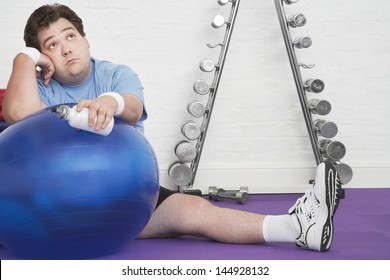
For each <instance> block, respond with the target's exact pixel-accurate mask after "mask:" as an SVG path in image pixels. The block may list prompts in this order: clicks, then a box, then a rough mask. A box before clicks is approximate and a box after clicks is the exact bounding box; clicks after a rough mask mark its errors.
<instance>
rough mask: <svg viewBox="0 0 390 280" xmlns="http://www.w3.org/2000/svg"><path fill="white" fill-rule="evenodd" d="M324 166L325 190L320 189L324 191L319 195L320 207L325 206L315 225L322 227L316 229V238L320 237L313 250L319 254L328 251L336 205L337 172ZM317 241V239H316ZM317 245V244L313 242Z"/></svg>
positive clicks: (327, 165)
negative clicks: (320, 199)
mask: <svg viewBox="0 0 390 280" xmlns="http://www.w3.org/2000/svg"><path fill="white" fill-rule="evenodd" d="M324 164H325V180H326V182H322V183H325V188H324V187H321V190H323V191H325V194H324V193H321V198H322V200H324V198H325V201H320V203H321V204H320V205H324V204H325V205H326V208H324V207H323V208H322V211H321V212H320V214H319V217H318V221H317V224H318V225H322V227H319V228H318V229H316V235H315V236H316V237H320V238H321V240H320V242H319V247H317V248H315V249H316V250H318V251H320V252H325V251H328V250H329V248H330V246H331V245H332V241H333V214H334V206H335V205H336V199H337V198H336V191H337V189H336V188H337V187H336V186H337V182H336V180H337V172H336V170H335V169H334V168H333V166H332V165H331V164H330V163H324ZM316 239H317V238H316ZM315 244H318V242H315Z"/></svg>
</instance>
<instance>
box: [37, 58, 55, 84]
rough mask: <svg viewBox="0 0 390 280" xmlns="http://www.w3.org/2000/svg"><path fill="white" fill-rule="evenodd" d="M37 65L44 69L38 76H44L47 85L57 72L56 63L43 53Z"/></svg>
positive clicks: (44, 82)
mask: <svg viewBox="0 0 390 280" xmlns="http://www.w3.org/2000/svg"><path fill="white" fill-rule="evenodd" d="M37 65H38V66H39V67H40V68H41V69H42V72H37V78H42V79H43V84H44V85H45V86H47V85H48V84H49V82H50V80H51V77H52V76H53V74H54V72H55V67H54V64H53V62H52V61H51V59H50V58H49V57H48V56H47V55H45V54H43V53H41V56H40V58H39V60H38V62H37Z"/></svg>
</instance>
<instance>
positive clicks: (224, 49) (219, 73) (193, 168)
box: [188, 0, 240, 186]
mask: <svg viewBox="0 0 390 280" xmlns="http://www.w3.org/2000/svg"><path fill="white" fill-rule="evenodd" d="M239 5H240V0H234V1H232V10H231V12H230V17H229V20H228V22H227V23H226V24H227V26H226V33H225V38H224V40H223V43H221V44H218V45H216V46H221V53H220V56H219V60H218V63H217V65H216V67H215V76H214V80H213V83H212V85H211V87H210V97H209V100H208V104H207V108H206V113H205V115H204V120H203V124H202V133H201V135H200V136H199V138H198V142H197V144H196V151H197V153H196V157H195V159H194V160H193V161H192V163H191V167H190V168H191V172H192V178H191V181H190V182H189V183H188V185H189V186H193V184H194V181H195V176H196V173H197V170H198V166H199V161H200V157H201V155H202V150H203V146H204V142H205V139H206V135H207V130H208V127H209V123H210V119H211V113H212V110H213V107H214V102H215V98H216V96H217V92H218V86H219V82H220V80H221V76H222V71H223V67H224V64H225V59H226V55H227V52H228V49H229V43H230V39H231V36H232V33H233V28H234V23H235V20H236V17H237V12H238V8H239ZM208 46H209V47H210V48H213V47H216V46H210V45H208Z"/></svg>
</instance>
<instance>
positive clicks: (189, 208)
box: [138, 193, 265, 243]
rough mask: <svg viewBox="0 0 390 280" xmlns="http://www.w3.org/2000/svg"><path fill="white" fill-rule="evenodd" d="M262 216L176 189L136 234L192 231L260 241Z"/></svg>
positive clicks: (221, 239)
mask: <svg viewBox="0 0 390 280" xmlns="http://www.w3.org/2000/svg"><path fill="white" fill-rule="evenodd" d="M264 217H265V216H264V215H260V214H255V213H250V212H244V211H239V210H234V209H229V208H222V207H218V206H215V205H213V204H211V203H210V202H209V201H207V200H206V199H204V198H201V197H198V196H193V195H185V194H181V193H177V194H173V195H171V196H169V197H168V198H167V199H165V200H164V201H163V202H162V203H161V205H160V206H159V207H158V208H157V209H156V211H155V212H154V213H153V215H152V217H151V219H150V221H149V223H148V224H147V225H146V227H145V229H144V230H143V231H142V232H141V234H140V235H139V236H138V238H161V237H172V236H178V235H193V236H202V237H206V238H209V239H212V240H215V241H219V242H224V243H263V242H264V238H263V233H262V224H263V220H264Z"/></svg>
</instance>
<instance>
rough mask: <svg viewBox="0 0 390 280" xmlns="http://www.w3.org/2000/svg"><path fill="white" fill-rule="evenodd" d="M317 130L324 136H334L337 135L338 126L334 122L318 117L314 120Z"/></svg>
mask: <svg viewBox="0 0 390 280" xmlns="http://www.w3.org/2000/svg"><path fill="white" fill-rule="evenodd" d="M314 130H315V132H316V133H317V134H318V135H320V136H322V137H324V138H333V137H335V136H336V135H337V132H338V128H337V125H336V124H335V123H334V122H330V121H326V120H321V119H317V120H315V121H314Z"/></svg>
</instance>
